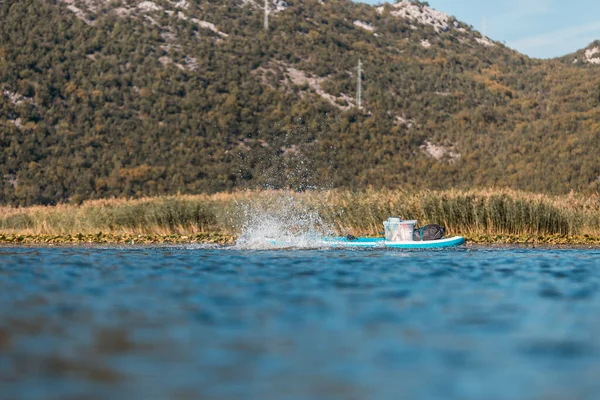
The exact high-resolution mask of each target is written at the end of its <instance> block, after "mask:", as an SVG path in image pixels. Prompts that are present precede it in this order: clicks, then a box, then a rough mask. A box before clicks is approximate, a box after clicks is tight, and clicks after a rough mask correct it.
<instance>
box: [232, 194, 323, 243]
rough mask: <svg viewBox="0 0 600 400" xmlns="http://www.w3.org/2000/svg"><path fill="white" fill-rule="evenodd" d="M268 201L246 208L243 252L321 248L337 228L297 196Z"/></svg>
mask: <svg viewBox="0 0 600 400" xmlns="http://www.w3.org/2000/svg"><path fill="white" fill-rule="evenodd" d="M269 200H270V201H268V202H264V203H262V202H259V203H257V204H246V205H244V206H243V207H242V208H243V212H244V216H245V223H244V225H243V227H242V233H241V235H240V237H239V238H238V240H237V243H236V246H235V247H236V248H239V249H277V248H319V247H322V246H323V242H322V240H323V237H325V236H331V235H332V234H333V229H331V227H330V226H329V225H328V224H327V223H326V222H324V221H323V219H322V218H321V216H320V215H319V212H318V210H316V209H314V208H313V207H310V206H309V205H308V204H306V203H305V202H303V201H302V200H301V199H300V198H299V197H298V196H294V195H293V194H287V195H286V194H284V195H274V196H273V197H272V198H270V199H269Z"/></svg>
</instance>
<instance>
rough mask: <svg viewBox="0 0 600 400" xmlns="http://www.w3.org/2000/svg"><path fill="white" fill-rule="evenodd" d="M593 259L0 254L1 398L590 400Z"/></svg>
mask: <svg viewBox="0 0 600 400" xmlns="http://www.w3.org/2000/svg"><path fill="white" fill-rule="evenodd" d="M599 284H600V250H550V249H514V248H513V249H485V248H462V249H458V250H445V251H428V252H424V251H414V252H407V251H383V250H379V251H339V250H277V251H248V250H236V249H226V248H207V247H138V248H136V247H131V248H98V247H90V248H81V247H80V248H16V247H8V248H0V397H1V398H2V399H71V398H73V399H74V398H77V399H88V398H89V399H108V398H111V399H125V398H127V399H129V398H144V399H200V398H202V399H315V398H328V399H329V398H331V399H338V398H339V399H478V400H479V399H484V398H485V399H567V398H568V399H596V398H598V397H597V396H598V393H600V341H599V340H598V339H599V338H600V295H599Z"/></svg>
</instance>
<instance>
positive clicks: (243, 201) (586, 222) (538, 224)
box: [0, 190, 600, 236]
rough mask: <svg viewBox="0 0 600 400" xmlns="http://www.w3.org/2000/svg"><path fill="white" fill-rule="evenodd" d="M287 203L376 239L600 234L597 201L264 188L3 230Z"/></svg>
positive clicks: (92, 226) (165, 229) (140, 202)
mask: <svg viewBox="0 0 600 400" xmlns="http://www.w3.org/2000/svg"><path fill="white" fill-rule="evenodd" d="M282 198H285V199H286V201H287V204H289V202H290V201H291V202H292V203H293V204H295V207H297V208H298V209H301V210H303V211H317V212H318V213H319V215H320V216H321V219H322V220H323V222H324V223H325V224H327V225H329V226H331V227H332V228H333V229H334V230H335V231H336V232H337V233H348V232H349V233H352V234H355V235H376V234H378V233H379V232H380V231H381V230H382V221H383V220H385V219H386V218H388V217H389V216H392V215H395V216H401V217H404V218H410V219H417V220H419V223H420V224H426V223H437V224H441V225H445V226H446V228H447V229H448V231H449V232H451V233H463V234H467V233H469V234H523V235H548V234H563V235H583V234H589V235H593V236H600V197H598V196H592V197H583V196H580V195H576V194H571V195H566V196H556V197H552V196H547V195H542V194H532V193H526V192H519V191H513V190H472V191H456V190H448V191H410V192H409V191H406V192H405V191H373V190H368V191H361V192H352V191H340V190H330V191H313V192H304V193H294V192H280V191H261V192H235V193H222V194H215V195H197V196H165V197H156V198H144V199H137V200H122V199H110V200H96V201H88V202H85V203H83V204H82V205H68V204H63V205H58V206H49V207H43V206H36V207H28V208H12V207H3V208H0V232H3V233H23V234H50V235H62V234H78V233H82V234H90V233H97V232H103V233H121V234H190V233H199V232H213V233H223V234H231V235H236V234H239V233H240V230H241V229H242V227H243V225H244V223H245V222H246V221H247V218H248V214H249V213H252V210H254V209H257V208H260V209H262V210H271V211H272V212H277V207H278V204H280V202H278V200H280V199H282Z"/></svg>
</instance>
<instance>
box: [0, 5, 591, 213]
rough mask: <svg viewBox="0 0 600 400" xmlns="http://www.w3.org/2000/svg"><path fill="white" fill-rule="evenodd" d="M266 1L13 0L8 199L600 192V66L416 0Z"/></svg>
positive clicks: (4, 82) (0, 144) (2, 140)
mask: <svg viewBox="0 0 600 400" xmlns="http://www.w3.org/2000/svg"><path fill="white" fill-rule="evenodd" d="M270 4H271V7H272V12H271V13H270V16H269V19H270V21H269V22H270V30H269V32H268V33H266V32H265V31H264V28H263V10H262V9H261V7H260V4H258V3H256V2H254V1H252V0H243V1H242V0H240V1H235V2H224V1H223V2H222V1H213V2H194V1H155V2H150V1H142V2H140V1H111V2H105V1H101V0H86V1H76V0H66V1H45V2H42V1H34V0H28V1H25V2H14V1H13V2H6V3H4V4H3V5H2V6H0V12H1V13H2V15H0V17H2V19H3V20H6V21H15V20H16V19H20V20H21V21H23V24H22V26H24V27H25V31H24V32H23V30H19V29H20V28H21V27H20V26H17V24H12V23H7V24H5V25H4V26H3V27H0V35H1V36H2V38H3V41H2V43H4V44H3V45H1V46H0V89H1V91H2V92H1V93H2V94H3V95H1V96H0V129H1V136H0V150H1V153H0V157H2V159H1V161H2V163H1V165H2V167H1V168H2V170H1V171H0V172H1V174H2V177H3V178H4V179H2V180H1V182H0V193H1V194H2V198H1V200H2V202H3V203H8V204H33V203H44V204H46V203H49V204H52V203H55V202H65V201H75V202H78V201H81V200H83V199H87V198H102V197H111V196H127V197H137V196H145V195H157V194H167V193H177V192H180V193H199V192H214V191H221V190H231V189H236V188H238V189H240V188H241V189H243V188H254V187H264V186H267V187H275V188H277V187H282V188H283V187H285V188H288V187H291V188H294V189H299V190H304V189H307V188H310V187H313V186H319V185H325V186H333V187H369V186H371V187H384V186H385V187H388V186H389V187H401V186H402V187H416V186H418V187H429V188H447V187H471V186H476V187H489V186H510V187H513V188H516V189H525V190H530V191H543V192H549V193H564V192H568V191H569V190H571V189H574V190H577V191H582V192H590V193H592V192H593V193H595V192H597V191H598V190H599V189H598V188H599V187H600V166H599V165H598V160H597V158H596V157H595V156H594V155H593V154H591V150H590V149H593V148H594V146H595V148H597V147H598V146H597V145H598V132H599V127H598V126H597V124H596V121H595V118H594V115H595V113H597V111H598V102H600V99H598V94H597V92H596V89H597V86H598V85H600V80H599V79H598V77H595V76H594V74H593V70H592V69H591V68H583V69H582V68H580V67H579V66H577V65H569V64H568V63H566V62H564V60H562V59H561V60H549V61H544V60H536V59H530V58H529V57H527V56H524V55H522V54H520V53H518V52H516V51H514V50H511V49H508V48H506V47H505V46H504V45H503V44H501V43H498V42H493V41H491V40H490V39H487V38H485V37H482V36H481V35H480V34H479V32H476V31H473V30H471V29H470V28H469V27H468V25H466V24H464V23H462V22H460V21H457V20H456V19H454V18H453V17H450V16H448V15H446V14H441V13H439V14H438V12H434V11H430V10H431V9H430V8H429V7H428V6H427V5H425V4H423V3H418V2H411V3H407V2H402V3H399V4H397V5H384V6H378V7H373V6H369V5H365V4H356V3H352V2H350V1H337V0H334V1H292V0H289V1H285V2H284V1H277V2H271V3H270ZM19 32H22V33H20V34H19ZM359 58H361V59H362V60H363V62H364V65H365V66H364V70H365V71H364V76H363V87H364V92H365V96H364V109H363V110H362V111H361V110H357V109H356V104H355V101H354V96H355V90H356V89H355V87H356V69H355V67H356V62H357V61H358V59H359ZM574 71H575V72H574ZM542 138H543V140H541V139H542ZM565 146H566V147H565ZM550 160H552V161H550ZM557 161H558V162H557ZM561 165H564V166H568V168H560V166H561Z"/></svg>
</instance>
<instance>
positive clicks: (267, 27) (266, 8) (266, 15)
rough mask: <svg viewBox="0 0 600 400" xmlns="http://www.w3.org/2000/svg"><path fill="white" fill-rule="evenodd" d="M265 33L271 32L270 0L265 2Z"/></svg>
mask: <svg viewBox="0 0 600 400" xmlns="http://www.w3.org/2000/svg"><path fill="white" fill-rule="evenodd" d="M265 31H267V32H268V31H269V0H265Z"/></svg>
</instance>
